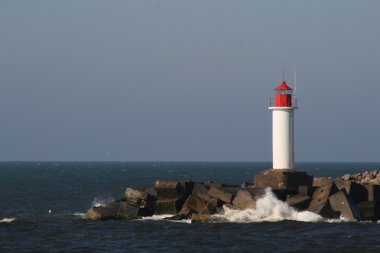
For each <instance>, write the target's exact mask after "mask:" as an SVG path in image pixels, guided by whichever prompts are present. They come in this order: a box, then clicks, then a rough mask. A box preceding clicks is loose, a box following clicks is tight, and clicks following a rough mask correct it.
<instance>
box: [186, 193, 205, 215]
mask: <svg viewBox="0 0 380 253" xmlns="http://www.w3.org/2000/svg"><path fill="white" fill-rule="evenodd" d="M206 204H207V201H205V200H203V199H201V198H199V197H198V196H196V195H190V196H189V197H187V199H186V201H185V203H184V204H183V206H182V209H181V212H180V213H186V212H188V210H189V209H191V210H192V213H201V212H202V210H203V209H204V207H205V206H206Z"/></svg>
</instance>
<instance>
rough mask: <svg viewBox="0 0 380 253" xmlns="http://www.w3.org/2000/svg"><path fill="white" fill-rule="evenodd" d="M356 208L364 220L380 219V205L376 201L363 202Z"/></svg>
mask: <svg viewBox="0 0 380 253" xmlns="http://www.w3.org/2000/svg"><path fill="white" fill-rule="evenodd" d="M356 207H357V208H358V209H359V211H360V213H361V215H362V217H363V219H365V220H373V221H375V220H378V219H379V218H380V203H378V202H375V201H362V202H359V203H358V204H357V205H356Z"/></svg>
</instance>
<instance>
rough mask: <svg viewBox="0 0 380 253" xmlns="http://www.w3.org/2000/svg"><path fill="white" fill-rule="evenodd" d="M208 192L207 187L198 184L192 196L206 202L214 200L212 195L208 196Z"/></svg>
mask: <svg viewBox="0 0 380 253" xmlns="http://www.w3.org/2000/svg"><path fill="white" fill-rule="evenodd" d="M208 190H209V189H207V188H206V186H204V185H203V184H200V183H196V184H195V185H194V187H193V191H192V195H194V196H197V197H199V198H201V199H203V200H205V201H209V200H210V199H212V197H211V196H210V195H208Z"/></svg>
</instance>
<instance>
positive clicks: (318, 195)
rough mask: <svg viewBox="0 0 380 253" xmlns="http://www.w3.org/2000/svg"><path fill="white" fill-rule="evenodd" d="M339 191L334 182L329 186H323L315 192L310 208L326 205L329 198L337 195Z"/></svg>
mask: <svg viewBox="0 0 380 253" xmlns="http://www.w3.org/2000/svg"><path fill="white" fill-rule="evenodd" d="M337 191H338V188H337V187H336V185H335V184H334V182H330V183H329V184H326V185H323V186H321V187H319V188H317V189H315V190H314V192H313V197H312V200H311V202H310V207H313V206H318V205H320V204H322V203H326V202H327V201H328V199H329V197H330V196H331V195H333V194H335V193H336V192H337Z"/></svg>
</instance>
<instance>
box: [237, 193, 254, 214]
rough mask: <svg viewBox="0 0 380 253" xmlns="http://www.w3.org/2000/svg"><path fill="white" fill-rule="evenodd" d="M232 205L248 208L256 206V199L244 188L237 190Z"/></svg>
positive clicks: (241, 208) (242, 208)
mask: <svg viewBox="0 0 380 253" xmlns="http://www.w3.org/2000/svg"><path fill="white" fill-rule="evenodd" d="M232 205H233V206H235V207H237V208H238V209H240V210H244V209H248V208H256V200H255V197H254V195H252V193H250V192H249V191H247V190H245V189H241V190H239V192H238V193H237V194H236V197H235V198H234V200H233V201H232Z"/></svg>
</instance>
